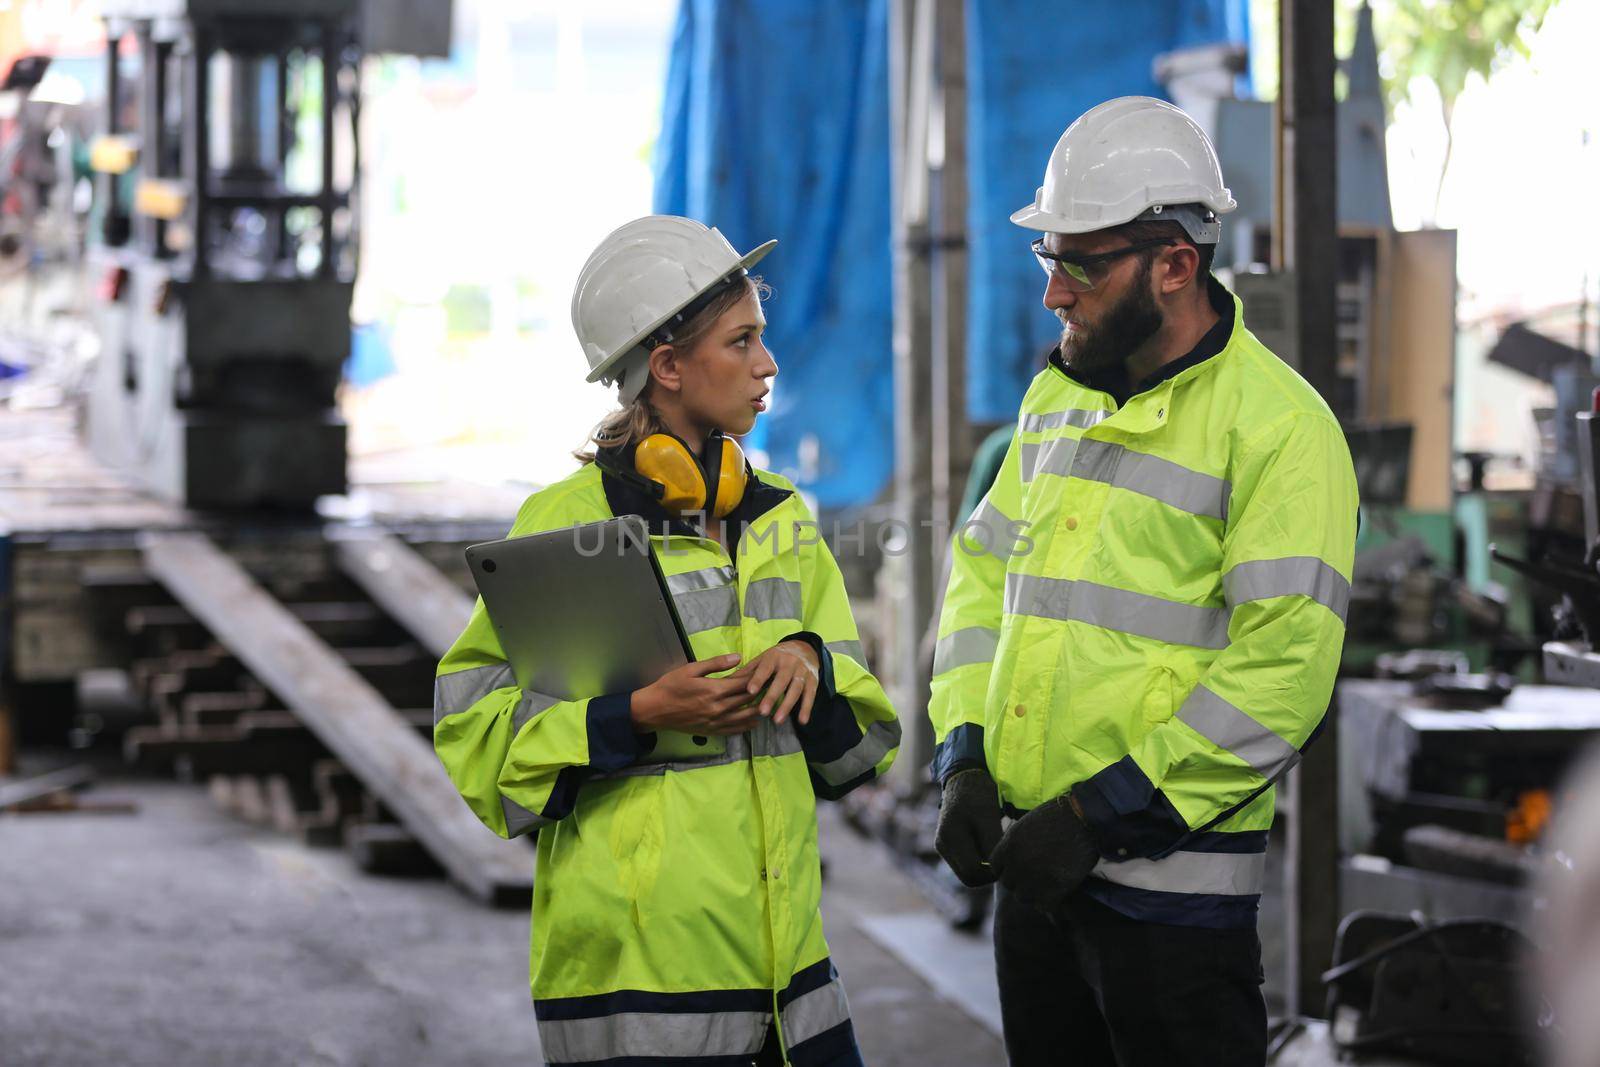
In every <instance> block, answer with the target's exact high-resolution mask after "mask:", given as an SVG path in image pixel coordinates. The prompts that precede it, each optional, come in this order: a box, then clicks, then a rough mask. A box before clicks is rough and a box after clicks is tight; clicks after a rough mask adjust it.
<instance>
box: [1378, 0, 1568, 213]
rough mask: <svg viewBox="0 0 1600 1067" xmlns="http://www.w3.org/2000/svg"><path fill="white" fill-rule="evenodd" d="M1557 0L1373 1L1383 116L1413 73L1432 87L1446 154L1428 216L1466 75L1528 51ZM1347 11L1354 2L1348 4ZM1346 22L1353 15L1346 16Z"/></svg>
mask: <svg viewBox="0 0 1600 1067" xmlns="http://www.w3.org/2000/svg"><path fill="white" fill-rule="evenodd" d="M1556 2H1557V0H1377V2H1376V3H1374V4H1373V32H1374V34H1375V35H1376V37H1377V41H1378V61H1379V69H1380V70H1381V71H1382V73H1383V80H1384V86H1383V87H1384V95H1385V97H1386V99H1387V101H1388V105H1389V113H1390V114H1391V115H1392V114H1394V108H1395V105H1397V104H1399V103H1401V102H1402V101H1404V102H1411V103H1414V101H1413V100H1412V95H1411V94H1412V86H1413V83H1414V82H1415V80H1416V79H1417V78H1426V79H1428V80H1429V81H1431V82H1433V84H1434V85H1435V86H1436V87H1437V88H1438V90H1439V111H1440V118H1441V119H1442V120H1443V122H1444V132H1445V155H1444V162H1443V164H1442V165H1441V166H1440V168H1439V182H1438V185H1437V186H1436V187H1435V191H1434V215H1435V216H1437V215H1438V211H1439V194H1440V192H1442V190H1443V188H1444V176H1445V172H1446V171H1447V170H1449V167H1450V154H1451V150H1452V149H1453V148H1454V145H1455V141H1454V137H1453V136H1452V131H1451V121H1452V119H1453V118H1454V117H1455V107H1456V100H1457V99H1458V98H1459V97H1460V96H1461V92H1462V90H1464V89H1465V88H1466V87H1467V80H1468V78H1470V77H1471V76H1472V75H1473V74H1477V75H1478V76H1479V77H1481V78H1483V79H1485V80H1487V79H1488V78H1489V76H1490V75H1492V74H1493V73H1494V72H1495V71H1497V70H1499V69H1501V68H1502V67H1504V66H1505V65H1507V64H1508V63H1510V62H1512V61H1514V60H1516V59H1519V58H1525V57H1526V56H1527V55H1528V42H1529V40H1530V39H1531V38H1532V37H1533V35H1534V34H1535V33H1537V32H1538V30H1539V27H1540V26H1541V25H1543V23H1544V18H1545V16H1546V15H1547V14H1549V12H1550V9H1551V8H1552V7H1554V6H1555V4H1556ZM1349 6H1350V7H1351V8H1352V9H1354V8H1356V7H1359V6H1360V5H1359V4H1352V5H1349ZM1352 21H1353V19H1352Z"/></svg>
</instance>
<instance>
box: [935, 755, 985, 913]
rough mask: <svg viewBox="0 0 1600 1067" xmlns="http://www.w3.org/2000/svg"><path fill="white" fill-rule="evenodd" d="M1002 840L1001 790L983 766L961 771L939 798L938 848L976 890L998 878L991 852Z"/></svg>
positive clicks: (946, 781)
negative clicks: (991, 866) (990, 858)
mask: <svg viewBox="0 0 1600 1067" xmlns="http://www.w3.org/2000/svg"><path fill="white" fill-rule="evenodd" d="M999 840H1000V790H998V789H996V788H995V784H994V779H993V778H990V777H989V772H988V771H985V770H982V769H980V768H969V769H968V770H964V771H957V772H956V773H955V774H952V775H951V776H950V777H949V778H947V779H946V780H945V783H944V792H943V794H942V795H941V796H940V798H939V831H938V833H936V834H935V835H934V838H933V844H934V847H935V848H937V849H938V850H939V855H940V856H942V857H944V861H945V862H946V863H948V864H949V865H950V869H951V870H952V871H955V872H956V877H957V878H959V879H961V882H962V884H963V885H966V886H968V887H970V888H972V889H976V888H978V887H979V886H981V885H988V884H989V883H990V882H992V881H994V872H993V871H991V870H990V869H989V853H991V852H993V851H994V846H995V843H996V842H998V841H999Z"/></svg>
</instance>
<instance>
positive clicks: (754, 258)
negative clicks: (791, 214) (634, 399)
mask: <svg viewBox="0 0 1600 1067" xmlns="http://www.w3.org/2000/svg"><path fill="white" fill-rule="evenodd" d="M776 247H778V240H777V238H773V239H772V240H770V241H767V242H766V243H765V244H762V245H758V246H757V247H756V248H755V249H754V250H753V251H751V252H747V253H745V254H744V255H743V256H742V257H740V259H739V262H738V263H736V264H734V266H733V267H731V268H729V270H728V274H732V273H733V272H734V271H735V270H749V269H750V268H751V267H753V266H755V265H756V264H757V263H760V262H761V261H762V260H763V259H765V258H766V257H767V253H768V252H771V251H772V250H773V249H774V248H776ZM727 276H728V275H727V274H724V275H723V276H722V277H723V278H726V277H727ZM718 281H721V279H720V278H719V279H718ZM711 284H712V285H716V284H717V282H713V283H711ZM710 288H711V285H708V286H706V287H705V288H702V289H699V290H697V291H696V292H695V293H693V294H692V295H691V296H690V297H689V299H687V300H685V301H684V302H683V303H681V304H679V305H678V306H677V307H675V308H672V309H671V310H669V311H667V312H666V313H665V314H664V315H662V316H661V317H660V318H658V319H656V321H654V322H652V323H651V324H650V325H649V326H646V327H645V328H644V329H642V330H640V331H639V332H638V333H637V334H635V335H634V336H633V337H631V338H629V339H628V341H627V343H625V344H624V345H622V347H620V348H618V349H617V350H616V351H615V352H613V353H611V355H609V356H607V357H606V358H605V359H604V360H602V361H601V362H600V363H599V364H598V365H597V366H596V367H595V368H594V369H593V370H591V371H590V372H589V375H588V377H587V378H585V379H584V380H585V381H590V382H598V381H599V380H600V379H601V378H606V377H609V376H610V375H611V372H612V370H613V369H615V367H616V365H617V364H618V363H620V362H621V361H622V358H623V357H624V356H626V355H627V354H628V353H629V352H632V351H633V350H634V348H635V347H636V346H637V345H638V344H639V342H641V341H643V340H644V339H645V338H646V337H649V336H650V335H651V334H653V333H655V332H656V330H657V329H659V328H660V327H661V324H662V323H664V322H666V321H667V320H668V319H670V318H672V316H674V315H676V314H677V313H678V312H680V311H682V310H683V309H684V308H686V307H688V306H689V305H690V304H692V303H694V301H695V298H696V297H698V296H699V295H700V294H701V293H703V292H705V291H706V290H707V289H710Z"/></svg>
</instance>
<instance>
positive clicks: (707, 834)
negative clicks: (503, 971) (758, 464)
mask: <svg viewBox="0 0 1600 1067" xmlns="http://www.w3.org/2000/svg"><path fill="white" fill-rule="evenodd" d="M625 498H626V490H624V489H622V488H619V487H618V486H617V485H616V483H614V482H613V481H612V480H611V479H610V478H606V477H603V476H602V475H601V473H600V471H599V470H598V469H597V468H596V467H595V466H593V465H589V466H585V467H584V468H582V469H581V470H579V471H578V472H577V473H575V474H573V475H572V476H570V477H568V478H566V479H565V480H563V481H561V482H558V483H556V484H554V485H551V486H549V487H548V488H546V489H544V490H542V491H540V492H538V493H535V494H534V495H533V496H532V497H530V498H529V499H528V501H527V502H526V503H525V504H524V505H523V507H522V509H521V511H520V513H519V514H518V516H517V521H516V524H515V526H514V527H513V528H512V531H511V536H519V535H523V534H529V533H535V532H540V531H545V530H552V529H561V528H564V527H568V526H572V525H575V524H579V523H587V522H594V521H597V520H601V519H606V518H610V517H611V516H612V515H613V514H617V513H618V508H617V507H615V506H614V503H615V502H616V501H617V500H622V499H625ZM624 510H626V509H624ZM740 515H741V516H743V517H745V518H749V519H752V520H753V521H752V522H751V523H750V525H749V526H748V528H746V529H745V531H744V533H743V535H742V536H741V537H740V538H739V542H738V549H737V554H738V566H737V568H735V567H734V566H733V561H732V560H731V559H730V558H729V556H728V554H727V552H725V551H724V550H723V548H722V546H721V545H719V544H717V543H716V542H715V541H712V540H708V539H706V538H703V537H699V536H696V535H695V533H694V531H693V530H691V529H690V528H689V527H687V526H685V525H684V524H682V523H674V524H672V526H671V527H670V528H668V529H667V530H665V531H663V530H662V529H660V528H657V527H655V526H652V537H651V542H652V547H653V548H654V549H655V551H656V555H657V558H658V559H659V560H660V562H661V566H662V570H663V572H664V573H665V574H666V575H667V584H668V588H669V591H670V592H671V594H672V597H673V600H674V602H675V604H676V606H677V608H678V611H679V613H680V616H681V618H682V620H683V624H684V628H685V630H687V631H688V632H689V640H690V644H691V645H692V646H693V648H694V652H695V655H696V657H697V658H700V659H708V658H711V657H714V656H718V655H723V654H726V653H730V652H738V653H740V654H741V655H742V656H743V657H744V658H745V660H746V661H748V660H750V659H753V658H754V657H755V656H757V655H758V654H760V653H761V652H764V651H765V650H767V649H769V648H771V647H772V646H773V645H775V644H777V643H779V642H780V641H783V640H786V639H788V638H791V637H801V638H803V639H807V640H810V641H811V643H813V645H814V646H815V647H818V648H819V652H820V656H821V660H822V671H821V675H822V686H821V690H820V691H819V693H818V695H817V699H816V702H815V704H814V706H813V710H812V716H811V721H810V723H809V725H807V726H801V725H799V724H798V722H797V720H796V719H794V718H793V717H791V718H790V719H789V720H788V721H786V722H785V723H783V724H782V725H781V726H774V725H773V724H772V723H771V721H770V720H762V721H761V722H760V723H759V724H758V726H757V728H756V729H753V730H751V731H750V732H749V733H746V734H741V735H735V736H731V737H729V738H727V739H726V740H727V751H726V753H725V754H722V755H718V756H716V757H713V758H709V759H706V760H701V761H693V762H676V763H674V762H661V761H652V760H651V758H650V755H649V752H648V751H647V748H648V746H649V745H650V744H651V742H650V740H649V739H648V738H640V737H639V736H637V735H635V734H634V733H633V730H632V724H631V720H630V718H629V710H628V694H611V695H603V694H595V695H594V696H593V697H592V698H589V699H583V700H557V699H554V698H553V697H550V696H546V695H543V694H540V693H534V692H525V691H523V690H521V689H519V688H518V687H517V685H516V682H515V681H514V680H513V678H512V676H511V672H510V669H509V667H507V666H506V664H505V661H504V656H503V653H502V651H501V648H500V645H499V642H498V640H497V638H496V637H495V634H494V630H493V628H492V627H491V625H490V623H489V620H488V618H487V616H486V615H485V613H484V610H483V604H482V601H481V600H480V601H479V602H478V604H477V606H476V607H475V609H474V611H473V614H472V618H471V621H470V622H469V623H468V625H467V628H466V630H465V631H464V632H463V633H462V634H461V636H460V638H458V639H457V641H456V643H455V645H454V646H453V647H452V648H451V649H450V651H449V652H448V653H447V654H446V655H445V657H444V659H443V660H442V661H441V662H440V664H439V673H438V679H437V683H436V688H435V698H434V719H435V721H434V747H435V749H436V751H437V752H438V754H439V757H440V759H441V760H442V761H443V762H444V765H445V768H446V769H447V770H448V772H449V774H450V777H451V779H452V780H453V781H454V782H455V785H456V788H457V789H458V790H459V791H460V792H461V795H462V797H463V798H465V800H466V802H467V804H468V805H470V806H471V808H472V810H473V811H474V812H475V813H476V814H477V815H478V817H479V819H481V820H482V821H483V822H484V824H485V825H487V826H488V827H489V828H490V829H491V830H493V831H495V832H496V833H498V834H500V835H501V836H503V837H514V836H516V835H518V834H522V833H526V832H528V831H530V830H534V829H538V830H539V838H538V877H537V879H536V880H535V885H534V896H533V947H532V966H531V981H532V988H533V995H534V1006H535V1012H536V1014H537V1016H538V1019H539V1035H540V1042H541V1044H542V1045H543V1047H544V1052H545V1055H546V1057H547V1058H548V1060H549V1061H550V1062H551V1063H594V1062H601V1063H604V1062H608V1061H612V1060H623V1061H627V1062H634V1060H633V1058H635V1057H653V1056H672V1057H681V1058H683V1060H682V1061H683V1062H684V1063H694V1062H699V1061H700V1060H701V1059H708V1058H715V1057H727V1056H748V1055H753V1054H754V1053H755V1052H756V1051H757V1050H758V1049H759V1048H760V1045H761V1042H762V1040H763V1038H764V1037H765V1035H766V1033H767V1029H768V1027H769V1026H770V1025H772V1023H773V1021H774V1016H775V1015H776V1017H777V1023H778V1025H779V1027H780V1034H781V1036H782V1039H783V1041H784V1043H785V1045H786V1047H787V1050H788V1054H789V1057H790V1059H791V1061H792V1062H794V1063H796V1064H807V1063H817V1062H826V1061H827V1059H829V1058H830V1057H832V1056H835V1055H837V1054H839V1052H840V1051H841V1050H842V1049H844V1048H850V1047H853V1040H854V1039H853V1036H852V1032H851V1029H850V1022H849V1010H848V1008H847V1006H846V1003H845V997H844V991H843V988H842V986H841V985H840V983H839V981H838V975H837V973H836V972H835V971H834V969H833V966H832V964H831V963H830V961H829V958H828V946H827V943H826V941H824V939H823V934H822V923H821V917H820V915H819V913H818V903H819V900H820V893H821V879H820V871H819V864H818V855H817V823H816V798H817V797H818V796H823V797H825V798H833V797H837V796H841V795H843V794H844V793H845V792H847V791H849V790H850V789H852V788H854V787H855V786H857V785H859V784H861V783H862V782H865V781H868V780H870V779H871V778H873V777H874V776H876V775H878V774H881V773H882V772H883V771H885V770H886V769H887V768H888V766H889V764H890V762H891V761H892V760H893V758H894V754H895V750H896V748H897V747H898V744H899V739H900V726H899V723H898V721H897V720H896V718H895V715H894V711H893V709H892V708H891V707H890V705H889V702H888V699H887V698H886V697H885V695H884V692H883V689H882V688H881V687H880V686H879V684H878V681H877V679H876V678H874V677H873V675H872V674H871V672H870V671H868V669H867V666H866V663H865V661H864V657H863V655H862V651H861V642H860V639H859V636H858V634H857V632H856V627H855V622H854V620H853V618H852V617H851V614H850V607H849V602H848V600H847V599H846V595H845V587H844V582H843V579H842V576H841V575H840V573H839V568H838V564H837V563H836V562H835V561H834V558H833V556H832V554H831V553H830V552H829V550H828V548H827V546H826V544H824V543H822V541H821V538H820V534H819V533H818V530H817V526H816V524H815V522H814V521H813V520H812V518H811V516H810V514H809V513H808V511H807V510H806V508H805V505H804V504H803V503H802V502H801V500H800V497H799V496H798V494H796V493H795V492H794V491H793V487H792V486H790V485H788V484H787V483H785V482H783V481H782V480H781V479H780V478H778V477H777V476H776V475H772V474H768V473H766V472H764V471H758V472H756V480H755V481H754V482H753V484H752V487H751V489H750V491H749V492H747V494H746V504H745V506H744V507H742V508H741V511H740ZM648 517H649V516H647V518H648ZM674 1062H677V1061H676V1060H675V1061H674ZM718 1062H722V1061H718Z"/></svg>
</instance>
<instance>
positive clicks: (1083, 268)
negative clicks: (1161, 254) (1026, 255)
mask: <svg viewBox="0 0 1600 1067" xmlns="http://www.w3.org/2000/svg"><path fill="white" fill-rule="evenodd" d="M1177 243H1178V242H1177V241H1174V240H1172V239H1171V238H1168V237H1157V238H1155V239H1153V240H1149V241H1136V242H1134V243H1133V244H1131V245H1127V246H1125V247H1123V248H1114V249H1112V250H1111V251H1109V252H1097V253H1095V254H1094V255H1092V256H1065V255H1061V254H1059V253H1056V252H1052V251H1050V250H1049V249H1047V248H1045V246H1044V238H1043V237H1041V238H1039V239H1038V240H1037V241H1035V242H1033V246H1032V247H1033V256H1034V258H1035V259H1037V260H1038V261H1039V266H1040V267H1041V268H1042V269H1043V270H1044V272H1045V273H1046V274H1048V275H1051V276H1052V277H1055V276H1057V275H1059V276H1060V278H1061V281H1062V284H1064V285H1065V286H1066V287H1067V288H1068V289H1070V290H1071V291H1072V292H1074V293H1087V292H1088V291H1089V290H1091V289H1095V288H1098V287H1099V285H1100V283H1101V282H1103V281H1105V280H1106V275H1107V274H1108V273H1109V272H1110V270H1111V265H1112V264H1113V263H1115V262H1116V261H1117V260H1119V259H1121V258H1122V257H1123V256H1131V255H1133V254H1134V253H1135V252H1143V251H1144V250H1145V249H1147V248H1156V247H1158V246H1161V245H1175V244H1177Z"/></svg>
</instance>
